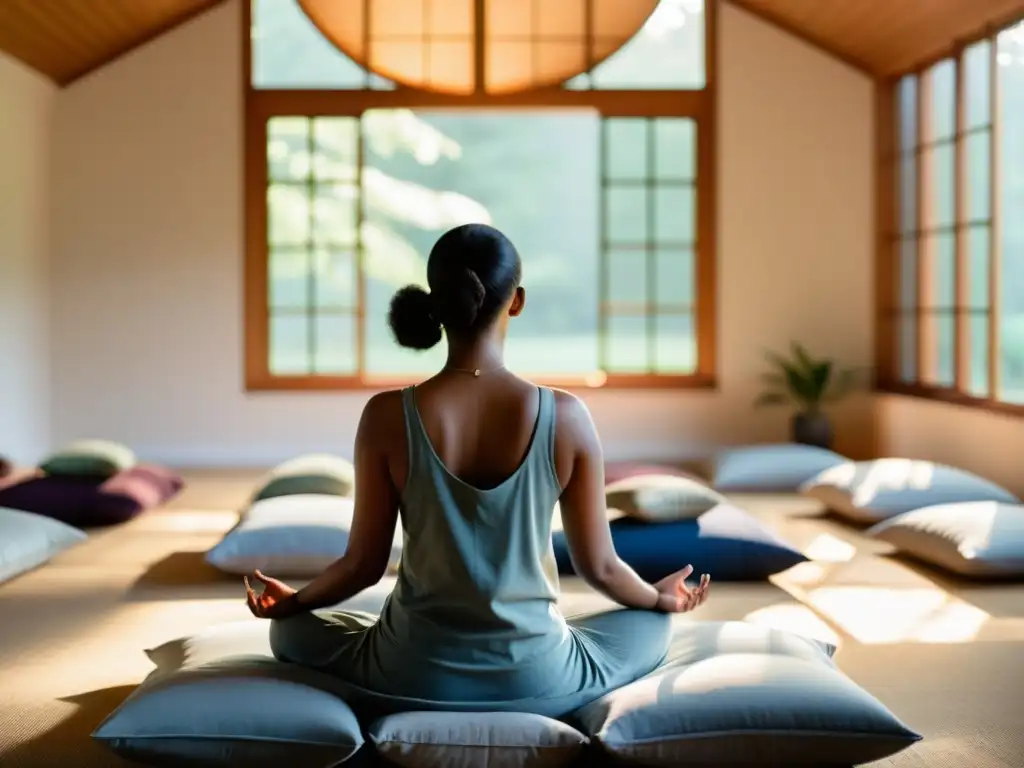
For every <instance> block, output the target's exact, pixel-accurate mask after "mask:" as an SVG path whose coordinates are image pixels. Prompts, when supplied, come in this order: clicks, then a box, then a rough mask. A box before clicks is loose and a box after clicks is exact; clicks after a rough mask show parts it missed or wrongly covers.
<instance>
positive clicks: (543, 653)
mask: <svg viewBox="0 0 1024 768" xmlns="http://www.w3.org/2000/svg"><path fill="white" fill-rule="evenodd" d="M521 275H522V265H521V263H520V258H519V254H518V253H517V252H516V249H515V248H514V247H513V245H512V243H511V242H510V241H509V240H508V239H507V238H506V237H505V236H504V235H503V234H502V233H501V232H499V231H498V230H496V229H494V228H493V227H489V226H485V225H481V224H468V225H465V226H461V227H457V228H455V229H453V230H451V231H449V232H447V233H446V234H445V235H443V236H442V237H441V238H440V239H439V240H438V241H437V243H436V245H435V246H434V247H433V249H432V250H431V252H430V258H429V261H428V264H427V282H428V284H429V287H430V292H429V293H428V292H426V291H425V290H423V289H421V288H419V287H415V286H408V287H405V288H402V289H401V290H399V291H398V293H397V294H396V295H395V297H394V298H393V300H392V302H391V307H390V312H389V321H390V324H391V328H392V330H393V332H394V335H395V338H396V340H397V341H398V343H399V344H401V345H402V346H404V347H411V348H413V349H420V350H424V349H429V348H430V347H433V346H434V345H436V344H438V343H439V342H440V341H441V339H442V336H443V337H444V338H446V339H447V344H448V357H447V362H446V363H445V365H444V367H443V368H442V369H441V370H440V371H439V372H438V373H437V374H436V375H434V376H432V377H431V378H429V379H427V380H426V381H424V382H423V383H421V384H418V385H416V386H414V387H408V388H407V389H403V390H400V391H399V390H396V391H390V392H383V393H380V394H377V395H374V396H373V397H372V398H371V399H370V400H369V402H368V403H367V405H366V407H365V409H364V410H363V414H362V418H361V419H360V422H359V427H358V431H357V434H356V442H355V471H356V482H355V489H356V492H355V512H354V519H353V523H352V530H351V537H350V540H349V545H348V549H347V551H346V553H345V555H344V556H343V557H342V558H341V559H339V560H338V561H337V562H335V563H334V564H333V565H331V566H330V567H329V568H327V570H326V571H324V573H323V574H321V575H320V576H318V577H317V578H315V579H313V580H312V581H311V582H310V583H309V584H308V585H307V586H305V587H303V588H302V589H300V590H298V591H296V590H294V589H292V588H290V587H288V586H287V585H285V584H283V583H281V582H280V581H277V580H275V579H273V578H270V577H268V576H264V575H263V574H262V573H259V572H256V573H254V574H253V578H254V579H255V581H257V582H260V583H262V586H263V589H262V593H261V594H257V593H256V592H254V591H253V589H252V587H251V586H250V583H249V581H248V580H246V592H247V600H248V604H249V607H250V609H251V610H252V612H253V613H254V614H255V615H256V616H258V617H261V618H266V619H272V620H273V623H272V625H271V627H270V642H271V647H272V649H273V652H274V655H275V656H276V657H277V658H278V659H280V660H282V661H287V662H293V663H296V664H299V665H305V666H309V667H315V668H317V669H320V670H324V671H327V672H329V673H331V674H333V675H335V676H337V677H339V678H341V679H342V680H343V681H344V682H346V683H348V684H350V685H351V686H353V687H355V688H358V689H362V690H365V691H370V692H374V693H376V694H380V695H383V696H387V697H394V698H396V699H405V700H414V701H415V706H414V707H413V708H419V709H422V708H425V707H427V706H431V704H432V705H434V706H436V707H439V708H441V707H443V708H463V709H473V708H477V709H484V710H497V709H502V710H521V711H534V712H537V713H540V714H549V715H554V716H559V715H560V714H566V713H568V712H570V711H572V710H574V709H576V708H578V707H579V706H582V705H584V704H586V703H588V702H589V701H592V700H594V699H596V698H598V697H600V696H602V695H604V694H605V693H607V692H608V691H610V690H612V689H614V688H617V687H620V686H622V685H625V684H627V683H630V682H632V681H633V680H635V679H637V678H639V677H642V676H643V675H645V674H647V673H649V672H651V671H652V670H654V669H655V668H656V667H658V665H659V664H661V663H662V661H663V660H664V659H665V657H666V654H667V652H668V648H669V640H670V629H671V627H670V616H669V615H668V614H671V613H680V612H685V611H692V610H693V609H694V608H696V607H697V606H699V605H700V604H701V603H703V602H704V601H705V599H706V598H707V596H708V589H709V583H710V580H709V578H708V577H707V576H706V575H705V576H702V577H701V579H700V582H699V584H697V585H695V586H692V587H691V586H688V585H687V583H686V579H687V577H688V576H689V575H690V574H691V571H692V568H690V567H686V568H683V569H682V570H680V571H679V572H677V573H674V574H672V575H671V576H668V577H667V578H665V579H663V580H662V581H660V582H658V583H656V584H648V583H647V582H645V581H643V580H642V579H641V578H640V577H639V576H637V575H636V573H635V572H634V571H633V570H632V569H630V567H629V566H627V565H626V564H625V563H624V562H622V560H620V559H619V557H618V556H617V555H616V553H615V549H614V547H613V545H612V539H611V532H610V529H609V526H608V519H607V515H606V509H605V496H604V460H603V456H602V450H601V443H600V441H599V439H598V435H597V431H596V429H595V427H594V424H593V421H592V420H591V417H590V414H589V412H588V411H587V408H586V406H585V405H584V404H583V402H582V401H581V400H579V399H578V398H576V397H575V396H573V395H571V394H569V393H568V392H563V391H559V390H551V389H547V388H544V387H538V386H536V385H534V384H531V383H530V382H529V381H526V380H524V379H522V378H520V377H519V376H516V375H515V374H513V373H512V372H510V371H509V370H508V369H507V368H506V367H505V364H504V357H503V353H504V342H505V337H506V333H507V331H508V326H509V322H510V321H511V320H512V319H513V318H516V317H518V316H519V315H520V314H521V313H522V312H523V309H524V307H525V305H526V293H525V291H524V290H523V287H522V285H521V282H520V281H521ZM442 329H443V333H442ZM556 503H558V504H559V505H560V507H561V515H562V521H563V526H564V529H565V535H566V540H567V543H568V546H569V550H570V553H571V556H572V560H573V564H574V566H575V569H576V573H577V574H579V575H580V576H581V577H582V578H583V579H585V580H586V582H587V583H588V584H590V585H591V586H592V587H593V588H594V589H596V590H598V591H599V592H601V593H603V594H604V595H606V596H607V597H609V598H611V599H612V600H614V601H615V602H616V603H618V604H620V605H621V606H624V608H623V609H618V610H610V611H607V612H604V613H597V614H592V615H588V616H583V617H575V618H569V619H566V618H564V617H563V616H562V614H561V613H560V612H559V609H558V606H557V600H558V577H557V573H556V570H555V564H554V555H553V550H552V545H551V528H552V517H553V515H554V509H555V506H556ZM399 515H401V519H402V527H403V530H404V541H405V543H404V550H403V552H402V555H401V562H400V564H399V567H398V575H397V579H396V584H395V587H394V590H393V591H392V592H391V594H390V595H389V596H388V598H387V600H386V602H385V603H384V606H383V608H382V610H381V613H380V616H379V617H377V616H371V615H369V614H363V613H359V612H352V611H341V610H332V611H319V610H318V609H322V608H325V607H327V606H332V605H336V604H338V603H340V602H342V601H344V600H347V599H349V598H352V597H353V596H355V595H356V594H358V593H359V592H360V591H362V590H363V589H366V588H368V587H370V586H372V585H374V584H376V583H378V582H379V581H380V580H381V578H382V577H383V576H384V574H385V572H386V570H387V568H388V565H389V559H390V556H391V548H392V540H393V536H394V532H395V526H396V524H397V522H398V517H399ZM455 705H458V707H456V706H455Z"/></svg>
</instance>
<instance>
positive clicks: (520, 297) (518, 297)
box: [508, 285, 526, 317]
mask: <svg viewBox="0 0 1024 768" xmlns="http://www.w3.org/2000/svg"><path fill="white" fill-rule="evenodd" d="M525 306H526V289H525V288H523V286H521V285H520V286H518V287H517V288H516V292H515V293H514V294H513V295H512V303H511V304H510V305H509V307H508V316H509V317H519V314H520V313H521V312H522V311H523V307H525Z"/></svg>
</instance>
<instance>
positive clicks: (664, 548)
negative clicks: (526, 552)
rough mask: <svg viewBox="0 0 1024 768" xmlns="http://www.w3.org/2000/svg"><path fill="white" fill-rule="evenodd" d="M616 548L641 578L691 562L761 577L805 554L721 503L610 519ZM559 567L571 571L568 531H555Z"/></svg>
mask: <svg viewBox="0 0 1024 768" xmlns="http://www.w3.org/2000/svg"><path fill="white" fill-rule="evenodd" d="M611 529H612V541H613V542H614V543H615V551H616V552H618V554H619V557H621V558H622V559H623V560H624V561H625V562H626V563H628V564H629V566H630V567H631V568H633V570H635V571H636V572H637V573H638V574H639V575H640V577H641V578H643V579H646V580H647V581H657V580H658V579H662V578H664V577H665V576H668V575H669V574H670V573H673V572H674V571H678V570H679V569H680V568H682V567H683V566H685V565H687V564H692V565H693V569H694V572H695V573H697V574H701V573H707V574H710V576H711V578H712V579H713V580H715V581H760V580H762V579H766V578H767V577H769V576H771V575H772V574H775V573H779V572H780V571H784V570H786V569H787V568H791V567H793V566H794V565H797V564H798V563H803V562H806V561H807V558H806V557H805V556H804V555H803V554H802V553H801V552H799V551H797V550H796V549H794V548H793V547H792V546H790V545H789V544H788V543H786V542H785V541H783V540H782V539H781V538H779V537H778V536H776V535H775V534H774V533H772V532H771V531H770V530H768V529H767V528H766V527H765V526H764V525H762V524H761V522H760V521H759V520H758V519H757V518H756V517H754V516H753V515H751V514H750V513H749V512H746V511H745V510H742V509H740V508H739V507H734V506H732V505H731V504H719V505H718V506H717V507H715V508H713V509H710V510H708V511H707V512H705V513H704V514H703V515H701V516H700V517H698V518H696V519H695V520H681V521H679V522H674V523H645V522H643V521H640V520H634V519H632V518H628V517H623V518H620V519H618V520H613V521H612V522H611ZM554 547H555V560H556V561H557V562H558V572H559V573H562V574H572V573H573V567H572V562H571V561H570V559H569V550H568V547H567V546H566V542H565V534H564V533H562V531H557V532H556V533H555V535H554Z"/></svg>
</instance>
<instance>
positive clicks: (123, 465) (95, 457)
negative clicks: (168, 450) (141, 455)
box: [40, 440, 136, 480]
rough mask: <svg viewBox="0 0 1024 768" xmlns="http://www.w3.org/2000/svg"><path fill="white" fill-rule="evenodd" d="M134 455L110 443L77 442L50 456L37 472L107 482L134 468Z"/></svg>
mask: <svg viewBox="0 0 1024 768" xmlns="http://www.w3.org/2000/svg"><path fill="white" fill-rule="evenodd" d="M135 463H136V459H135V452H134V451H132V449H131V448H129V447H128V446H126V445H121V444H120V443H115V442H111V441H109V440H76V441H75V442H73V443H70V444H68V445H66V446H65V447H63V448H61V449H60V450H58V451H55V452H54V453H51V454H50V455H49V456H48V457H47V458H46V459H45V460H44V461H43V463H42V464H40V469H42V470H43V472H45V473H46V474H48V475H57V476H61V475H63V476H75V477H95V478H99V479H103V480H106V479H108V478H111V477H113V476H114V475H116V474H117V473H118V472H124V471H125V470H128V469H131V468H132V467H134V466H135Z"/></svg>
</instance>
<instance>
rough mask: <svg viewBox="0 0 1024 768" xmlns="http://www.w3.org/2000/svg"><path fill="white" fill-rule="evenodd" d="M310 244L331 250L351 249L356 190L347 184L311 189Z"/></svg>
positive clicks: (354, 239) (357, 201)
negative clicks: (311, 240) (313, 196)
mask: <svg viewBox="0 0 1024 768" xmlns="http://www.w3.org/2000/svg"><path fill="white" fill-rule="evenodd" d="M314 192H315V195H316V197H315V198H314V199H313V208H314V215H315V218H316V220H315V221H314V222H313V242H315V243H317V244H318V245H325V246H329V247H334V248H344V247H346V246H347V247H350V248H352V247H355V245H356V240H357V239H358V238H357V236H356V222H357V221H358V220H359V218H358V217H359V213H358V205H359V190H358V189H357V188H356V187H355V186H354V185H351V184H317V185H316V186H315V187H314Z"/></svg>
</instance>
